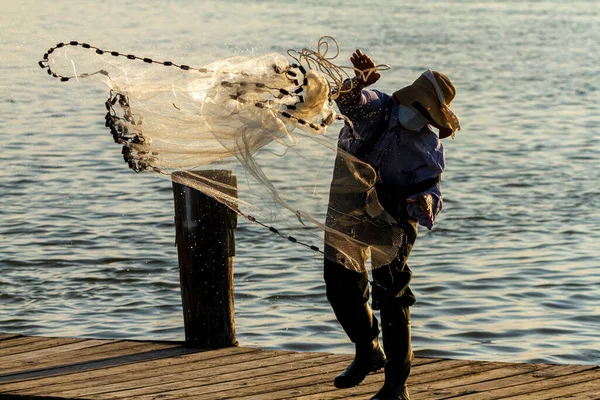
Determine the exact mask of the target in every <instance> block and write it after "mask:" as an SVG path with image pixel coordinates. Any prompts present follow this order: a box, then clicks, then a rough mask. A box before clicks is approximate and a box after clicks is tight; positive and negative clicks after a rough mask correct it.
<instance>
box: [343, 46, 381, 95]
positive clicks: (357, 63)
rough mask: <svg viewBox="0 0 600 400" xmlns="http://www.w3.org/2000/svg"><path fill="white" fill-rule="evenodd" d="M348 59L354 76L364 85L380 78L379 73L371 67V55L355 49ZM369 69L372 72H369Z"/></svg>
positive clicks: (372, 63)
mask: <svg viewBox="0 0 600 400" xmlns="http://www.w3.org/2000/svg"><path fill="white" fill-rule="evenodd" d="M350 61H351V62H352V65H353V66H354V68H355V70H354V72H355V73H356V77H357V78H358V79H359V81H360V82H363V83H364V84H365V86H369V85H372V84H374V83H375V82H377V81H378V80H379V78H381V75H380V74H379V73H378V72H377V71H375V70H374V69H373V68H375V63H374V62H373V60H371V57H369V56H368V55H366V54H363V52H362V51H360V50H359V49H356V51H355V52H354V53H353V54H352V57H350ZM370 71H373V72H371V73H369V72H370Z"/></svg>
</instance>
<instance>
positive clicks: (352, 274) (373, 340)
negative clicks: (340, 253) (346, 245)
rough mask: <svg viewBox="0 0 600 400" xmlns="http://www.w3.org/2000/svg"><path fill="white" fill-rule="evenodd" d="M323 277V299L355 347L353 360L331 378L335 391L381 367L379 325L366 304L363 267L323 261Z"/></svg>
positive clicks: (359, 380) (354, 384)
mask: <svg viewBox="0 0 600 400" xmlns="http://www.w3.org/2000/svg"><path fill="white" fill-rule="evenodd" d="M326 253H327V252H326ZM324 278H325V284H326V288H327V299H328V300H329V303H330V304H331V307H332V308H333V311H334V313H335V316H336V318H337V320H338V321H339V322H340V324H341V325H342V327H343V328H344V331H345V332H346V334H347V335H348V337H349V338H350V340H351V341H352V342H353V343H354V344H355V348H356V354H355V358H354V360H353V361H352V363H351V364H350V366H349V367H348V368H347V369H346V370H345V371H344V372H342V373H341V374H340V375H338V376H337V377H336V378H335V381H334V384H335V386H336V387H338V388H348V387H352V386H356V385H358V384H359V383H361V382H362V381H363V380H364V378H365V377H366V376H367V375H368V374H369V373H370V372H374V371H377V370H379V369H380V368H382V367H383V366H384V364H385V355H384V353H383V351H382V350H381V347H380V346H379V340H378V336H379V323H378V321H377V318H375V316H374V315H373V312H372V311H371V307H369V303H368V300H369V279H368V274H367V271H366V269H365V268H363V270H362V271H361V272H357V271H354V270H350V269H348V268H346V267H345V266H343V265H341V264H339V263H336V262H333V261H331V260H329V259H328V258H325V262H324Z"/></svg>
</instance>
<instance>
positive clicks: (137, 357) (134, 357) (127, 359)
mask: <svg viewBox="0 0 600 400" xmlns="http://www.w3.org/2000/svg"><path fill="white" fill-rule="evenodd" d="M198 351H202V350H196V349H186V348H183V347H181V346H175V347H170V348H166V349H158V350H150V351H143V352H141V353H132V354H126V355H120V356H116V357H109V358H100V359H98V360H87V361H83V362H75V363H71V364H61V365H59V366H52V367H49V368H42V369H34V370H27V371H21V372H15V373H9V374H5V375H0V382H3V383H4V382H13V381H17V380H27V381H31V379H37V378H43V377H50V376H53V375H61V374H74V373H78V372H83V371H92V370H97V369H101V368H109V367H112V366H119V365H127V364H131V363H137V362H144V361H148V360H156V359H161V358H165V357H176V356H179V355H184V354H189V353H193V352H198Z"/></svg>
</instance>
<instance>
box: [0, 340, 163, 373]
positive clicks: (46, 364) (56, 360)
mask: <svg viewBox="0 0 600 400" xmlns="http://www.w3.org/2000/svg"><path fill="white" fill-rule="evenodd" d="M167 347H173V345H171V346H168V345H164V344H158V343H144V342H122V341H117V342H113V343H108V344H103V345H100V346H94V347H91V348H86V349H81V350H80V351H76V352H68V353H67V354H65V355H63V356H62V357H52V356H51V355H49V356H46V357H41V358H39V359H34V360H18V359H17V360H13V361H10V362H7V363H3V366H2V367H3V368H2V369H0V372H2V373H8V372H16V371H19V372H22V371H26V370H31V369H42V368H52V367H58V366H61V365H65V364H70V363H75V362H84V361H91V360H99V359H103V358H110V357H116V356H122V355H126V354H133V353H139V352H142V351H150V350H156V349H162V348H167Z"/></svg>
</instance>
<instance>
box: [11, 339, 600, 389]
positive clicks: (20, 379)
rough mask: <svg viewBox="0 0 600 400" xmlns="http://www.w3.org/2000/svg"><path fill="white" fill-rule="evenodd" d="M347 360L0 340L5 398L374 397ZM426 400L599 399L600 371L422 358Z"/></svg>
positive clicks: (374, 383) (416, 375)
mask: <svg viewBox="0 0 600 400" xmlns="http://www.w3.org/2000/svg"><path fill="white" fill-rule="evenodd" d="M351 358H352V356H351V355H348V354H328V353H312V352H302V353H296V352H291V351H272V350H260V349H256V348H248V347H228V348H224V349H220V350H193V349H186V348H184V347H183V346H182V344H181V343H175V342H142V341H130V340H94V339H71V338H45V337H26V336H21V335H12V334H0V399H7V400H8V399H22V400H33V399H45V400H58V399H135V400H142V399H147V400H151V399H152V400H159V399H161V400H162V399H190V400H191V399H194V400H202V399H211V400H213V399H248V400H269V399H302V400H308V399H314V400H326V399H348V398H356V399H368V398H370V396H372V395H373V394H374V393H375V392H376V391H377V390H378V389H379V387H380V386H381V383H382V381H383V374H382V373H381V372H379V373H376V374H372V375H369V376H368V377H367V379H366V380H365V381H364V382H363V383H362V384H361V385H360V386H358V387H355V388H352V389H344V390H339V389H336V388H335V387H334V386H333V385H332V380H333V377H334V376H335V375H336V374H338V373H339V372H340V371H342V370H343V369H344V368H345V367H346V366H347V364H348V363H349V362H350V360H351ZM409 384H410V391H411V397H412V398H413V399H415V400H419V399H428V400H430V399H438V400H441V399H460V400H482V399H503V400H505V399H510V400H542V399H596V400H597V399H600V368H599V367H597V366H593V365H587V366H583V365H546V364H513V363H499V362H479V361H465V360H445V359H438V358H417V359H416V360H415V363H414V368H413V373H412V374H411V377H410V380H409Z"/></svg>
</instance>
